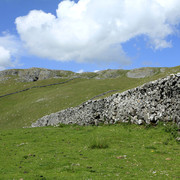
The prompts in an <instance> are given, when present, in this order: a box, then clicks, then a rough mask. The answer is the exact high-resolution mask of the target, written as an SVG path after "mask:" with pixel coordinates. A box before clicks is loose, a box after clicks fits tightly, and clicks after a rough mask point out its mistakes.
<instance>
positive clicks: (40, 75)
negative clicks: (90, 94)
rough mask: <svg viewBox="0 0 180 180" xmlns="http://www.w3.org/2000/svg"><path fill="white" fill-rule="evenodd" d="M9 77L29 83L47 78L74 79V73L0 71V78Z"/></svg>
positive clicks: (28, 70)
mask: <svg viewBox="0 0 180 180" xmlns="http://www.w3.org/2000/svg"><path fill="white" fill-rule="evenodd" d="M9 76H16V77H17V80H18V81H21V82H31V81H38V80H44V79H49V78H75V77H77V75H76V73H74V72H71V71H63V70H50V69H42V68H30V69H10V70H4V71H0V78H1V79H2V80H7V79H9V78H10V77H9Z"/></svg>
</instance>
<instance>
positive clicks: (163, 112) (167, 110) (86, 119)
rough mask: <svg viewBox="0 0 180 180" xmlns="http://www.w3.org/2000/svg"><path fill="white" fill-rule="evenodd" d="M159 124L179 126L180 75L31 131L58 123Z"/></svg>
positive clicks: (62, 114)
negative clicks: (165, 123)
mask: <svg viewBox="0 0 180 180" xmlns="http://www.w3.org/2000/svg"><path fill="white" fill-rule="evenodd" d="M159 121H166V122H167V121H174V122H176V123H177V124H178V125H179V126H180V73H178V74H175V75H174V74H172V75H170V76H168V77H166V78H163V79H159V80H156V81H152V82H149V83H146V84H144V85H142V86H139V87H137V88H134V89H131V90H128V91H125V92H123V93H116V94H114V95H112V96H110V97H107V98H104V99H100V100H90V101H88V102H85V103H83V104H81V105H80V106H78V107H75V108H68V109H66V110H62V111H59V112H57V113H53V114H50V115H47V116H44V117H42V118H40V119H39V120H38V121H37V122H35V123H33V124H32V127H41V126H54V125H58V124H59V123H63V124H79V125H98V124H100V123H105V124H114V123H117V122H131V123H135V124H145V123H146V124H157V123H158V122H159Z"/></svg>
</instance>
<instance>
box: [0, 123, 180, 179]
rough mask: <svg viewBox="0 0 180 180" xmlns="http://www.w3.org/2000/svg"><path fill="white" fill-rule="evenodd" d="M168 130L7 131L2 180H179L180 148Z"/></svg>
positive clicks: (1, 136) (0, 139) (0, 136)
mask: <svg viewBox="0 0 180 180" xmlns="http://www.w3.org/2000/svg"><path fill="white" fill-rule="evenodd" d="M166 131H167V130H166ZM166 131H165V128H164V127H162V126H158V127H151V128H146V127H144V126H137V125H126V124H118V125H111V126H107V125H106V126H98V127H96V126H88V127H80V126H67V125H66V126H65V125H61V126H60V127H45V128H30V129H14V130H2V131H1V132H0V149H1V151H0V159H1V161H0V179H2V180H6V179H8V180H10V179H14V180H19V179H24V180H26V179H28V180H29V179H32V180H35V179H36V180H38V179H39V180H40V179H44V180H45V179H50V180H51V179H179V178H180V170H179V165H180V146H179V144H178V143H177V142H176V141H175V139H174V138H173V136H172V135H171V133H169V132H166Z"/></svg>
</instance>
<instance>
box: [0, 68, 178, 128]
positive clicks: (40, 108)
mask: <svg viewBox="0 0 180 180" xmlns="http://www.w3.org/2000/svg"><path fill="white" fill-rule="evenodd" d="M179 71H180V66H178V67H174V68H167V69H166V71H165V72H160V70H159V69H158V68H157V73H156V74H155V75H153V76H150V77H146V78H128V77H127V76H126V74H125V73H124V71H123V72H122V75H121V76H120V77H118V78H111V79H95V78H91V79H88V78H82V77H81V78H78V79H74V80H72V81H69V82H67V83H65V84H59V85H54V86H48V87H42V88H33V89H30V90H28V91H24V92H21V93H17V94H13V95H10V96H6V97H2V98H0V128H2V129H4V128H10V129H11V128H21V127H24V126H29V125H30V124H31V123H32V122H35V121H36V120H37V119H38V118H40V117H42V116H44V115H47V114H50V113H53V112H57V111H60V110H62V109H65V108H68V107H74V106H77V105H79V104H81V103H83V102H84V101H87V100H89V99H91V98H93V97H94V96H96V95H98V94H101V93H104V92H106V91H110V90H118V92H123V91H125V90H127V89H130V88H134V87H136V86H139V85H141V84H143V83H145V82H149V81H151V80H155V79H158V78H161V77H165V76H166V75H168V74H170V73H176V72H179ZM63 81H67V79H63V78H61V79H58V78H56V79H55V78H52V79H46V80H40V81H36V82H18V81H16V80H15V78H14V77H13V78H11V79H9V80H7V81H1V82H0V96H1V95H4V94H7V93H12V92H15V91H19V90H23V89H26V88H29V87H33V86H41V85H47V84H53V83H59V82H63ZM108 95H110V93H109V94H106V96H108Z"/></svg>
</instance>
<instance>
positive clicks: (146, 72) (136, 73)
mask: <svg viewBox="0 0 180 180" xmlns="http://www.w3.org/2000/svg"><path fill="white" fill-rule="evenodd" d="M157 72H158V69H157V68H139V69H133V70H130V71H129V72H127V77H129V78H145V77H150V76H153V75H154V74H156V73H157Z"/></svg>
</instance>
